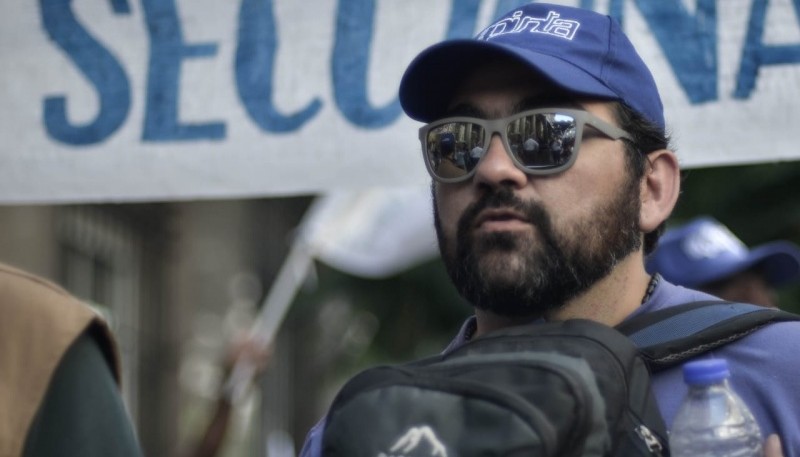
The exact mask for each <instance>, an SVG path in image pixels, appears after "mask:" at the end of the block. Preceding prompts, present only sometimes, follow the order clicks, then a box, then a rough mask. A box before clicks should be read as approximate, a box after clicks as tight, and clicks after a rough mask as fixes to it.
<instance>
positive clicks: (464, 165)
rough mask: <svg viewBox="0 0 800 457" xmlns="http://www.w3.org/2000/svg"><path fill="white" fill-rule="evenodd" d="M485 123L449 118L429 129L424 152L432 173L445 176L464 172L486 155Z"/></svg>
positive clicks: (464, 173) (473, 166)
mask: <svg viewBox="0 0 800 457" xmlns="http://www.w3.org/2000/svg"><path fill="white" fill-rule="evenodd" d="M483 140H484V130H483V127H481V126H480V125H477V124H473V123H471V122H448V123H446V124H442V125H439V126H436V127H434V128H432V129H430V130H429V131H428V134H427V136H426V138H425V152H426V157H427V159H428V163H429V164H430V168H431V170H433V173H434V174H435V175H436V176H438V177H440V178H445V179H452V178H458V177H460V176H464V175H466V174H467V173H469V172H470V171H472V169H473V168H475V165H476V164H477V163H478V160H480V158H481V157H482V156H483V144H484V141H483Z"/></svg>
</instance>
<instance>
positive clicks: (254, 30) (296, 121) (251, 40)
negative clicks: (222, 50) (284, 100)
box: [235, 0, 322, 133]
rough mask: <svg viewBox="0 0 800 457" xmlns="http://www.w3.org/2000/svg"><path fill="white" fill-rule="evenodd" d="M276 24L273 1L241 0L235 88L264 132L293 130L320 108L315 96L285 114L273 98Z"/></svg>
mask: <svg viewBox="0 0 800 457" xmlns="http://www.w3.org/2000/svg"><path fill="white" fill-rule="evenodd" d="M277 48H278V38H277V27H276V25H275V17H274V15H273V13H272V0H242V5H241V8H240V10H239V44H238V47H237V49H236V69H235V70H236V89H237V90H238V93H239V99H240V100H241V101H242V104H244V107H245V109H246V110H247V113H248V114H249V115H250V118H251V119H253V121H255V123H256V124H257V125H258V126H259V127H260V128H261V129H262V130H264V131H267V132H274V133H284V132H292V131H294V130H297V129H299V128H300V127H301V126H302V125H303V124H305V123H306V122H308V121H309V120H310V119H311V118H312V117H314V116H315V115H316V114H317V113H318V112H319V110H320V109H321V108H322V102H321V101H320V100H319V98H315V99H314V100H313V101H312V102H311V103H309V105H308V106H306V107H305V108H304V109H303V110H301V111H300V112H297V113H295V114H292V115H289V116H284V115H282V114H281V113H279V112H278V110H277V109H276V108H275V105H274V103H273V101H272V93H273V75H274V74H275V52H276V50H277Z"/></svg>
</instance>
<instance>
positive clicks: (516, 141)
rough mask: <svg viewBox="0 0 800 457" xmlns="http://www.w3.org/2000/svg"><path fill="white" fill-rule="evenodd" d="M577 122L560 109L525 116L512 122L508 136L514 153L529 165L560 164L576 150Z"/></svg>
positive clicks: (553, 166)
mask: <svg viewBox="0 0 800 457" xmlns="http://www.w3.org/2000/svg"><path fill="white" fill-rule="evenodd" d="M576 130H577V122H576V121H575V118H574V117H573V116H570V115H568V114H560V113H538V114H531V115H528V116H522V117H519V118H517V119H515V120H514V121H512V122H511V123H509V124H508V127H507V128H506V138H508V145H509V147H510V148H511V153H512V154H513V155H514V157H516V158H517V160H518V161H519V162H520V163H522V165H523V166H525V168H530V169H548V168H557V167H559V166H562V165H564V164H566V163H567V162H569V160H570V158H571V157H572V154H574V153H575V134H576Z"/></svg>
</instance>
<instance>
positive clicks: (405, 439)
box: [378, 425, 447, 457]
mask: <svg viewBox="0 0 800 457" xmlns="http://www.w3.org/2000/svg"><path fill="white" fill-rule="evenodd" d="M425 450H429V451H430V453H423V452H424V451H425ZM412 455H414V456H417V455H419V456H422V455H429V456H430V457H447V448H445V446H444V444H442V442H441V441H439V438H438V437H437V436H436V433H435V432H434V431H433V429H432V428H430V427H429V426H427V425H422V426H419V427H411V428H410V429H408V431H406V432H405V433H404V434H403V436H401V437H400V438H399V439H398V440H397V441H396V442H395V443H394V444H393V445H392V447H391V448H390V449H389V453H388V454H384V453H383V452H381V453H380V454H378V457H411V456H412Z"/></svg>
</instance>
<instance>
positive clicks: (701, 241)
mask: <svg viewBox="0 0 800 457" xmlns="http://www.w3.org/2000/svg"><path fill="white" fill-rule="evenodd" d="M646 266H647V271H648V272H650V273H660V274H661V275H662V276H663V277H664V278H665V279H666V280H667V281H670V282H672V283H675V284H679V285H682V286H686V287H698V286H702V285H704V284H707V283H710V282H714V281H719V280H722V279H725V278H727V277H729V276H731V275H734V274H737V273H740V272H743V271H746V270H749V269H751V268H756V269H758V271H760V272H761V273H762V274H763V275H764V278H765V279H766V281H767V282H768V283H769V284H770V285H772V286H774V287H779V286H783V285H786V284H789V283H791V282H794V281H800V247H798V246H797V245H795V244H793V243H790V242H788V241H774V242H771V243H767V244H763V245H760V246H757V247H755V248H753V249H748V248H747V246H745V244H744V243H743V242H742V241H741V240H740V239H739V238H737V237H736V236H735V235H734V234H733V233H731V231H730V230H728V228H727V227H725V226H724V225H722V224H721V223H719V222H718V221H717V220H715V219H713V218H711V217H700V218H697V219H694V220H692V221H690V222H689V223H687V224H685V225H683V226H680V227H676V228H673V229H670V230H667V232H666V233H664V236H662V237H661V239H660V240H659V242H658V247H657V248H656V250H655V251H654V252H653V253H652V254H650V256H649V257H648V258H647V265H646Z"/></svg>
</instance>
